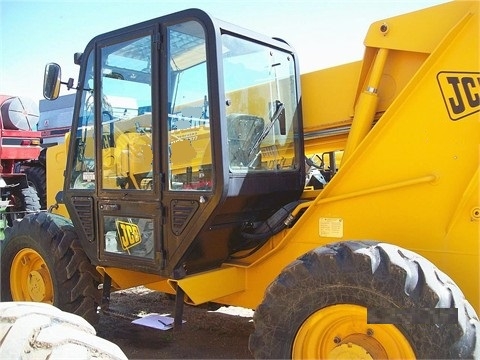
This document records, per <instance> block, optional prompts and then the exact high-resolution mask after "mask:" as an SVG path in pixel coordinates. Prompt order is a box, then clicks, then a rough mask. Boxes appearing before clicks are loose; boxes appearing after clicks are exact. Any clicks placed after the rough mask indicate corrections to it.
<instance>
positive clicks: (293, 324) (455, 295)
mask: <svg viewBox="0 0 480 360" xmlns="http://www.w3.org/2000/svg"><path fill="white" fill-rule="evenodd" d="M382 314H383V315H382ZM371 315H375V316H371ZM402 316H403V317H402ZM367 317H368V320H367ZM254 323H255V332H254V333H253V334H252V335H251V336H250V341H249V347H250V350H251V351H252V353H253V355H254V356H255V357H256V358H262V359H267V358H275V359H285V358H294V359H296V358H302V359H307V358H316V359H322V358H342V359H347V358H348V359H360V358H362V359H379V358H388V359H412V358H429V359H439V358H448V359H452V358H478V357H479V356H480V344H479V341H480V325H479V320H478V317H477V315H476V314H475V311H474V310H473V308H472V307H471V306H470V304H469V303H468V302H467V301H466V300H465V298H464V296H463V294H462V292H461V291H460V290H459V289H458V287H457V286H456V285H455V284H454V283H453V281H452V280H451V279H450V278H449V277H448V276H447V275H445V274H444V273H442V272H441V271H439V270H438V269H437V268H435V267H434V266H433V265H432V264H431V263H430V262H429V261H428V260H426V259H424V258H423V257H421V256H419V255H417V254H415V253H412V252H410V251H408V250H405V249H400V248H399V247H396V246H393V245H389V244H381V243H374V242H353V241H352V242H344V243H338V244H333V245H330V246H325V247H321V248H318V249H315V250H313V251H311V252H309V253H307V254H305V255H303V256H302V257H301V258H299V259H298V260H296V261H294V262H293V263H291V264H290V265H289V266H287V267H286V268H285V269H284V270H283V271H282V273H281V274H280V275H279V276H278V277H277V279H276V280H275V281H274V282H272V284H271V285H270V286H269V287H268V289H267V290H266V293H265V298H264V300H263V303H262V304H260V305H259V306H258V308H257V310H256V311H255V314H254Z"/></svg>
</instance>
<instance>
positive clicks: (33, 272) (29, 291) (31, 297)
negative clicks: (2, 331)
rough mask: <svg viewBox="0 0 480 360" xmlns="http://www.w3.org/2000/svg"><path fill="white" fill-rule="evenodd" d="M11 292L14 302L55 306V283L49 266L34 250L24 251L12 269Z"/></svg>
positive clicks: (19, 254)
mask: <svg viewBox="0 0 480 360" xmlns="http://www.w3.org/2000/svg"><path fill="white" fill-rule="evenodd" d="M10 290H11V293H12V299H13V300H14V301H36V302H44V303H49V304H53V282H52V277H51V276H50V271H49V270H48V267H47V264H46V263H45V260H44V259H43V258H42V256H41V255H40V254H39V253H38V252H36V251H35V250H33V249H30V248H25V249H22V250H21V251H19V252H18V253H17V255H15V257H14V259H13V261H12V267H11V268H10Z"/></svg>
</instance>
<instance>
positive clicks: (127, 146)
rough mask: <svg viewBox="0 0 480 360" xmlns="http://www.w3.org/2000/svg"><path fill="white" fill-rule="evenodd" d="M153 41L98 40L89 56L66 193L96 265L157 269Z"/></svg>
mask: <svg viewBox="0 0 480 360" xmlns="http://www.w3.org/2000/svg"><path fill="white" fill-rule="evenodd" d="M158 38H159V36H158V28H157V26H151V27H145V28H140V29H136V30H134V31H132V32H122V33H121V34H120V33H119V34H118V36H105V37H99V38H97V39H96V40H95V42H94V45H93V46H92V50H91V52H90V54H89V55H88V56H89V59H88V60H87V64H86V67H85V68H86V70H85V74H84V75H83V76H84V82H83V89H82V92H83V94H82V99H81V106H80V109H79V115H78V121H77V122H78V125H77V133H76V136H75V139H73V141H75V145H74V150H75V156H74V159H73V164H72V168H71V170H70V174H71V175H70V177H71V179H70V184H69V187H70V188H69V190H68V191H67V192H68V193H69V194H70V199H71V203H72V204H73V209H74V211H73V212H74V213H75V215H76V216H77V218H78V221H80V222H82V231H83V233H84V235H85V238H86V240H87V241H88V242H89V243H90V244H91V245H93V244H95V250H96V256H95V258H97V260H98V264H99V265H104V266H115V267H121V268H126V269H132V270H142V271H147V272H158V270H160V269H161V268H162V267H163V264H164V263H163V261H162V260H164V259H163V246H162V238H161V236H162V231H161V226H162V221H161V219H162V208H161V206H160V193H161V191H160V175H159V174H160V173H161V169H160V159H159V157H160V141H159V126H158V124H159V116H158V114H159V109H158V108H157V106H158V104H159V103H160V102H159V101H157V102H155V101H153V99H155V98H158V81H157V80H154V79H158V74H159V70H158V68H159V66H158V61H159V59H158V55H157V43H156V42H157V40H156V39H158ZM95 139H97V140H96V141H95ZM82 206H83V208H91V211H86V212H84V213H82V209H83V208H82ZM92 247H93V246H92ZM92 247H90V249H91V250H93V249H92ZM90 257H92V256H90Z"/></svg>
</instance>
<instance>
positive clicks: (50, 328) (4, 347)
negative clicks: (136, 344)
mask: <svg viewBox="0 0 480 360" xmlns="http://www.w3.org/2000/svg"><path fill="white" fill-rule="evenodd" d="M0 344H1V345H0V359H37V360H41V359H45V360H46V359H48V360H64V359H71V358H75V359H104V360H107V359H127V357H126V356H125V354H124V353H123V351H122V350H121V349H120V348H119V347H118V346H117V345H115V344H113V343H111V342H110V341H107V340H105V339H102V338H100V337H98V336H96V332H95V329H94V328H93V327H92V326H91V325H90V324H89V323H88V322H87V321H85V320H84V319H82V318H80V317H79V316H76V315H73V314H69V313H66V312H63V311H61V310H59V309H58V308H56V307H54V306H52V305H48V304H42V303H31V302H5V303H0Z"/></svg>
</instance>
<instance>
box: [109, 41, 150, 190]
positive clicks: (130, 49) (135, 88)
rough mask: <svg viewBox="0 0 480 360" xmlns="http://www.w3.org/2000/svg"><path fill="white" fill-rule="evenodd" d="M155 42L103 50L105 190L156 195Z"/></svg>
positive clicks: (130, 42)
mask: <svg viewBox="0 0 480 360" xmlns="http://www.w3.org/2000/svg"><path fill="white" fill-rule="evenodd" d="M151 44H152V37H151V35H148V36H143V37H140V38H136V39H133V40H128V41H125V42H122V43H115V44H111V45H108V46H104V47H102V49H101V64H102V69H101V105H102V109H101V137H102V138H101V140H102V156H101V164H102V168H101V170H102V172H101V178H102V188H103V189H121V190H125V189H130V190H144V191H145V190H151V189H152V188H153V184H152V181H153V177H152V170H153V169H152V165H153V152H152V112H151V111H152V86H151V85H152V79H151V74H152V71H151V70H152V69H151V58H152V49H151Z"/></svg>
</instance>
